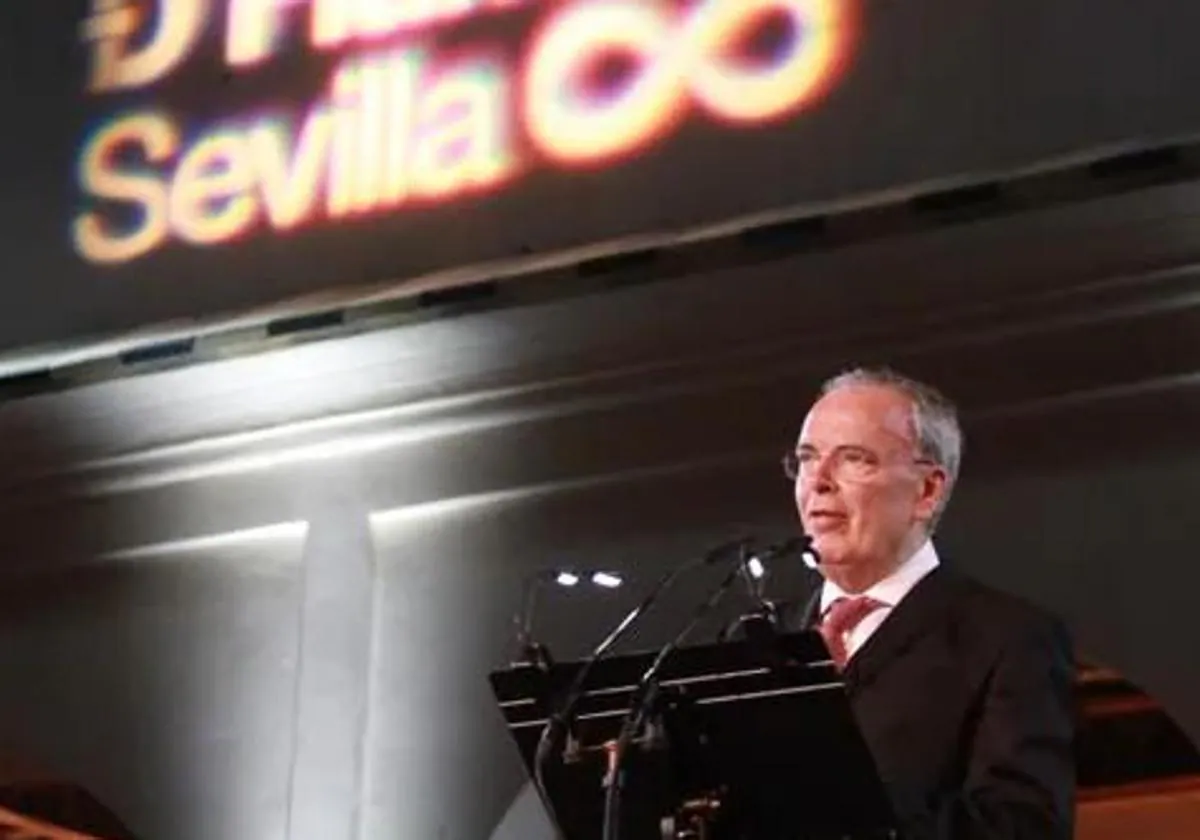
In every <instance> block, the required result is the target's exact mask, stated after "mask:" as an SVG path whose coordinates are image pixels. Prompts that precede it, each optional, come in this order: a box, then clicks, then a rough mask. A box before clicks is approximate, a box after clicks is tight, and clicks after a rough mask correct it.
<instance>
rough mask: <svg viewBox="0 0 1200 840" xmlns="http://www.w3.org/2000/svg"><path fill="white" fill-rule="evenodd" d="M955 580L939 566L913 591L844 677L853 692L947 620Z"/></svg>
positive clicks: (881, 626) (867, 644) (865, 647)
mask: <svg viewBox="0 0 1200 840" xmlns="http://www.w3.org/2000/svg"><path fill="white" fill-rule="evenodd" d="M953 581H954V578H953V574H952V573H950V572H948V571H946V570H945V568H944V567H941V566H939V567H938V568H936V569H934V570H933V571H932V572H930V573H929V574H927V575H926V576H925V577H923V578H922V579H921V580H920V581H919V582H918V583H917V585H916V586H914V587H913V588H912V589H911V590H910V591H909V593H908V594H907V595H906V596H905V597H904V599H903V600H902V601H901V602H900V604H899V605H898V606H897V607H896V608H895V609H893V610H892V612H891V614H890V615H888V617H887V618H886V619H885V620H884V622H883V623H882V624H881V625H879V629H877V630H876V631H875V632H874V633H872V634H871V638H869V639H867V642H866V644H864V645H863V646H862V647H861V648H860V649H859V650H858V652H857V653H855V654H854V656H853V657H852V658H851V659H850V663H849V665H847V666H846V671H845V674H844V678H845V681H846V686H847V688H848V689H849V690H850V691H853V690H854V689H855V688H856V687H858V686H860V685H864V684H866V683H869V682H870V681H871V680H873V679H874V678H875V675H876V674H878V673H879V671H881V670H882V669H883V668H884V667H885V666H886V665H887V664H888V663H889V662H891V661H892V660H893V659H894V658H895V657H897V656H898V655H900V654H901V653H903V652H904V651H905V650H907V649H908V648H909V647H910V646H911V645H912V644H913V643H914V642H915V641H916V640H917V639H918V638H920V636H921V635H922V634H923V633H925V632H926V631H927V630H928V629H929V627H930V626H931V625H932V624H934V623H935V622H937V621H938V620H939V619H942V618H944V617H945V615H946V611H947V610H948V608H949V607H950V604H951V600H952V596H953V594H954V585H953Z"/></svg>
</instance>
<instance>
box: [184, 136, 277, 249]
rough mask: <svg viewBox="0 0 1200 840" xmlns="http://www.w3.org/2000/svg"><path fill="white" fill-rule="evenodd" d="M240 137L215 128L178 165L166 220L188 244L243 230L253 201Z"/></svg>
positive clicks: (251, 176)
mask: <svg viewBox="0 0 1200 840" xmlns="http://www.w3.org/2000/svg"><path fill="white" fill-rule="evenodd" d="M249 155H250V150H249V149H248V148H247V147H246V141H245V138H243V137H242V135H240V134H236V133H233V132H220V133H217V134H214V135H212V136H210V137H205V138H204V139H203V140H201V141H200V142H198V143H197V144H196V145H195V146H194V147H193V148H192V149H191V151H189V152H188V153H187V154H186V155H184V157H183V160H182V161H181V162H180V164H179V168H178V169H177V170H176V172H175V184H174V186H173V187H172V189H171V223H172V226H173V227H174V229H175V231H176V232H177V233H178V234H179V235H180V236H181V237H182V238H183V239H185V240H187V241H188V242H193V243H196V244H200V245H207V244H211V243H214V242H224V241H225V240H228V239H232V238H233V237H234V236H237V235H238V234H239V233H243V232H244V231H245V230H246V229H247V228H248V227H249V226H250V225H251V224H252V223H253V222H254V218H255V215H256V213H257V211H258V203H257V201H255V198H254V196H253V195H252V194H251V193H250V190H251V188H252V187H253V186H254V168H253V167H252V166H251V165H250V159H249Z"/></svg>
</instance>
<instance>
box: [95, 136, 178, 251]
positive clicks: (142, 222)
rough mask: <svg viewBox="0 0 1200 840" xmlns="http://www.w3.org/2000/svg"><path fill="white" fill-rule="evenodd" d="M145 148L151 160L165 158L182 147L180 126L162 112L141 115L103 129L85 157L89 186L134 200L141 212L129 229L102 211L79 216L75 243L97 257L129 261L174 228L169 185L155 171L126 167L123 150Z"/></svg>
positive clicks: (112, 197)
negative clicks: (114, 225)
mask: <svg viewBox="0 0 1200 840" xmlns="http://www.w3.org/2000/svg"><path fill="white" fill-rule="evenodd" d="M128 146H133V147H136V148H139V149H140V150H141V151H142V153H143V154H144V156H145V159H146V161H148V162H150V163H161V162H163V161H165V160H167V159H169V158H170V157H172V156H173V155H174V154H175V152H176V150H177V149H178V148H179V135H178V133H177V132H176V130H175V126H174V125H173V124H172V123H171V121H170V120H168V119H167V118H166V117H165V116H162V115H160V114H139V115H134V116H131V117H126V118H125V119H122V120H119V121H118V122H115V123H113V124H112V125H110V126H107V127H105V128H103V129H101V130H100V131H99V132H98V133H97V134H96V136H95V137H93V138H92V140H91V142H89V143H88V144H87V146H86V147H85V148H84V151H83V157H82V159H81V161H80V180H81V181H82V183H83V188H84V190H85V191H87V192H88V193H90V194H91V195H93V196H95V197H96V198H100V199H109V200H112V201H122V202H129V203H132V204H134V205H137V206H138V207H139V208H140V210H141V217H140V218H139V219H138V220H137V222H136V223H135V224H134V225H133V226H132V229H130V230H128V231H126V232H123V233H122V232H120V231H114V230H111V229H109V228H108V226H107V225H106V224H105V222H104V220H103V218H102V217H101V215H100V214H99V213H96V212H89V213H85V214H83V215H81V216H80V217H79V218H77V219H76V220H75V246H76V247H77V248H78V249H79V252H80V253H81V254H82V255H83V256H84V257H86V258H87V259H89V260H93V261H95V262H123V261H125V260H131V259H133V258H134V257H138V256H141V255H142V254H145V253H147V252H148V251H150V250H152V249H154V248H155V247H157V246H158V245H160V244H161V243H162V242H163V241H164V240H165V239H166V236H167V233H168V224H167V222H168V217H167V189H166V186H165V185H164V184H163V183H162V182H161V181H160V180H159V179H158V178H157V177H155V175H154V174H153V173H137V172H122V171H121V169H120V162H119V161H118V159H117V158H118V153H119V152H121V151H123V150H125V149H126V147H128Z"/></svg>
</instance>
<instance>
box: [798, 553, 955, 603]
mask: <svg viewBox="0 0 1200 840" xmlns="http://www.w3.org/2000/svg"><path fill="white" fill-rule="evenodd" d="M938 563H939V560H938V555H937V549H935V548H934V547H933V542H932V540H925V542H924V543H922V544H921V547H920V548H918V549H917V550H916V552H915V553H914V554H913V555H912V556H911V557H909V558H908V559H907V560H905V561H904V562H903V563H901V564H900V565H899V566H898V567H897V568H896V569H895V571H893V572H892V573H891V574H890V575H888V576H887V577H885V578H884V579H883V580H881V581H879V582H878V583H876V584H875V585H874V586H872V587H870V588H869V589H867V591H866V592H863V593H861V594H862V595H865V596H866V597H868V598H874V599H875V600H876V601H879V602H880V603H882V604H885V605H886V606H887V607H889V608H893V607H895V606H896V605H898V604H899V603H900V601H902V600H903V599H904V596H905V595H907V594H908V593H909V590H911V589H912V588H913V587H914V586H916V585H917V583H918V582H919V581H920V580H921V578H923V577H925V575H927V574H929V573H930V572H932V571H933V570H934V569H936V568H937V567H938ZM848 597H853V596H851V595H850V594H849V593H847V592H845V591H844V590H843V589H842V588H841V587H840V586H838V585H837V584H836V583H834V582H833V581H831V580H826V581H825V584H824V586H823V587H822V589H821V612H820V615H824V614H825V611H826V610H828V609H829V607H830V605H831V604H832V603H833V602H834V601H836V600H837V599H838V598H848Z"/></svg>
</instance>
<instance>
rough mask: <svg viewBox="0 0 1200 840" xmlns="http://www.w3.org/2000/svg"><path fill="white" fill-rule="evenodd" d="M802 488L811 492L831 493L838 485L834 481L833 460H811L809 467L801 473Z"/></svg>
mask: <svg viewBox="0 0 1200 840" xmlns="http://www.w3.org/2000/svg"><path fill="white" fill-rule="evenodd" d="M800 485H801V489H802V490H806V491H808V492H810V493H830V492H832V491H833V490H834V489H835V487H836V485H835V483H834V481H833V461H832V459H830V458H822V459H820V460H818V461H813V462H810V463H809V465H808V468H807V469H806V470H805V471H804V472H802V473H801V474H800Z"/></svg>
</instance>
